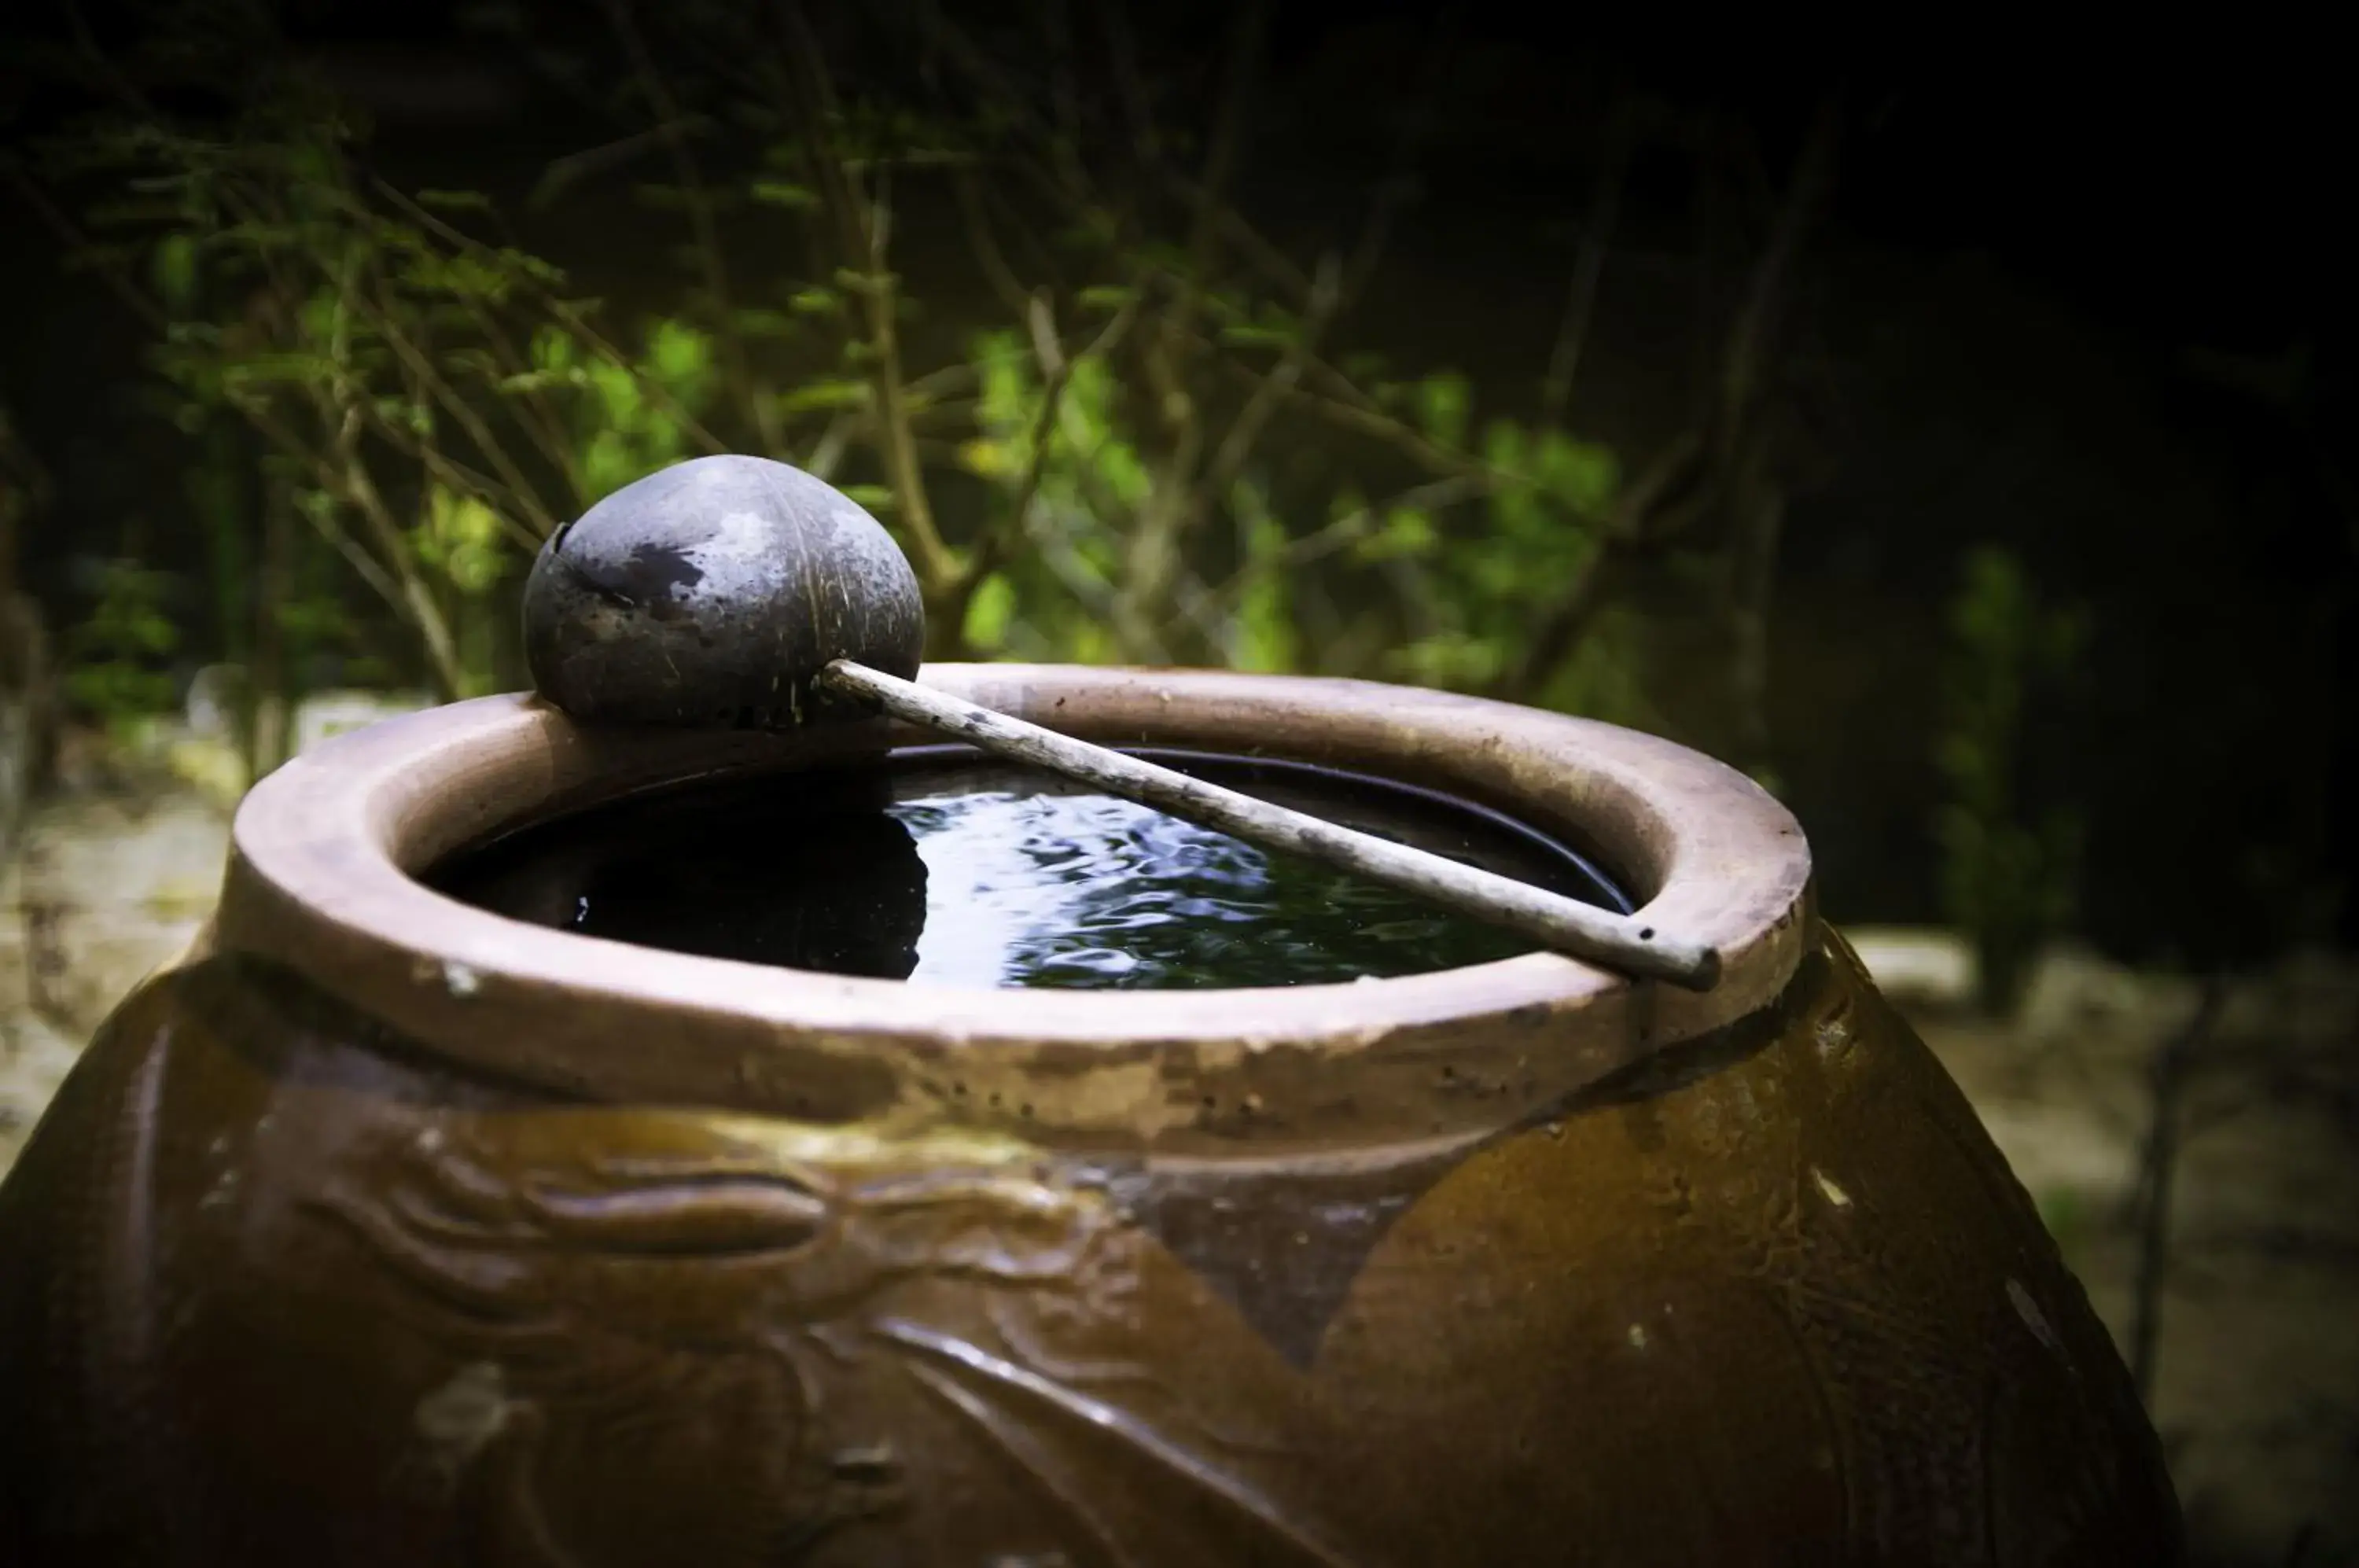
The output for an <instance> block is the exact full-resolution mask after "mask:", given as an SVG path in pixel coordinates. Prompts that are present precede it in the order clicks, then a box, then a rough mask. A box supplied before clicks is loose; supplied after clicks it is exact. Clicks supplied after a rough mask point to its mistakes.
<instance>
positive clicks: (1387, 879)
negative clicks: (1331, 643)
mask: <svg viewBox="0 0 2359 1568" xmlns="http://www.w3.org/2000/svg"><path fill="white" fill-rule="evenodd" d="M819 679H820V680H821V681H823V682H825V683H826V684H827V685H829V686H831V687H832V688H834V689H835V690H836V691H843V692H846V693H849V694H851V695H854V696H859V697H864V698H866V699H867V700H868V701H870V702H875V703H876V704H878V705H879V706H880V707H882V708H883V709H884V710H885V711H886V713H890V714H892V715H893V716H894V717H895V718H897V719H906V720H908V721H909V722H910V723H912V724H924V725H926V726H928V727H929V728H931V729H935V730H939V731H940V732H942V733H943V734H945V735H956V736H957V737H958V738H960V739H962V740H964V741H966V742H968V743H969V744H971V745H973V746H978V747H980V748H981V749H983V750H984V751H987V752H991V753H994V754H995V755H997V756H1000V757H1007V758H1010V759H1011V760H1014V761H1016V762H1028V763H1031V764H1033V765H1034V766H1036V767H1040V768H1048V769H1049V771H1051V772H1054V773H1060V774H1063V775H1065V776H1066V777H1067V778H1071V779H1080V780H1082V782H1084V783H1088V784H1093V785H1095V786H1097V787H1098V788H1099V789H1103V790H1105V791H1107V792H1108V793H1109V794H1114V795H1119V796H1121V797H1123V798H1124V799H1125V800H1136V801H1138V802H1140V803H1141V804H1144V805H1148V806H1153V807H1155V808H1156V809H1158V811H1169V812H1170V813H1171V814H1172V815H1173V816H1177V817H1184V818H1187V819H1188V820H1189V821H1190V822H1199V823H1201V824H1203V825H1205V826H1208V827H1214V828H1219V829H1221V830H1223V832H1226V833H1234V834H1235V835H1236V836H1237V837H1239V838H1242V839H1249V840H1251V841H1252V842H1254V843H1256V844H1263V845H1266V846H1267V847H1269V848H1271V849H1279V850H1288V851H1291V852H1293V853H1294V854H1297V855H1307V856H1309V857H1310V858H1311V859H1313V860H1321V861H1324V862H1326V863H1327V864H1328V865H1331V866H1341V867H1342V868H1343V869H1344V870H1346V871H1353V872H1357V873H1359V874H1360V875H1361V876H1363V877H1368V878H1369V879H1370V880H1372V881H1376V882H1382V883H1385V884H1386V885H1387V886H1389V887H1397V888H1400V889H1402V890H1403V891H1405V892H1409V893H1415V894H1419V895H1420V896H1422V897H1424V898H1430V899H1431V900H1433V901H1434V902H1435V903H1437V904H1440V905H1442V906H1444V907H1445V908H1447V909H1453V910H1455V911H1457V912H1458V913H1460V914H1462V915H1467V916H1470V917H1472V918H1473V919H1475V920H1485V921H1488V922H1489V923H1491V924H1492V925H1496V926H1504V927H1506V929H1508V930H1509V931H1517V932H1520V933H1521V934H1523V935H1525V936H1527V937H1529V938H1531V939H1532V940H1533V941H1535V942H1540V943H1542V944H1543V945H1545V946H1547V947H1549V948H1550V949H1552V950H1554V951H1556V952H1559V953H1569V954H1571V955H1572V956H1573V957H1576V958H1582V959H1586V960H1588V961H1589V962H1591V963H1593V964H1598V965H1600V966H1601V967H1603V968H1607V969H1612V970H1615V971H1617V972H1619V973H1622V974H1625V975H1643V976H1647V977H1649V978H1653V979H1659V980H1669V981H1670V982H1671V983H1673V984H1674V985H1683V986H1685V987H1687V988H1688V989H1690V990H1691V991H1709V990H1710V989H1712V986H1713V985H1715V984H1717V983H1718V981H1719V979H1720V954H1719V953H1718V952H1716V951H1715V950H1713V949H1712V948H1710V947H1704V946H1700V945H1698V944H1696V943H1694V942H1680V941H1679V940H1677V939H1676V938H1673V937H1669V936H1666V935H1664V934H1663V933H1661V932H1659V931H1656V930H1655V929H1654V928H1653V927H1652V926H1648V925H1646V924H1644V923H1643V922H1641V921H1639V920H1634V919H1632V918H1631V917H1629V916H1627V915H1617V914H1614V913H1613V912H1612V911H1611V910H1607V909H1598V908H1596V907H1595V906H1594V905H1591V904H1583V903H1581V902H1578V901H1577V900H1575V899H1571V898H1563V897H1561V896H1560V895H1558V894H1555V893H1550V892H1548V891H1546V890H1545V889H1542V888H1538V887H1531V886H1529V885H1528V884H1526V883H1522V882H1518V881H1517V880H1515V879H1514V878H1513V877H1501V876H1498V875H1496V874H1495V873H1493V872H1489V871H1484V870H1480V869H1478V868H1476V867H1474V866H1463V865H1461V864H1460V863H1458V862H1457V861H1454V860H1450V859H1446V858H1444V857H1443V856H1441V855H1430V854H1428V853H1427V852H1426V851H1424V850H1421V849H1411V848H1410V847H1408V845H1407V844H1394V843H1392V842H1391V841H1389V840H1387V839H1381V838H1376V837H1374V836H1373V835H1371V834H1368V833H1356V832H1354V831H1353V830H1352V829H1350V828H1344V827H1338V826H1336V825H1335V824H1334V823H1332V822H1321V820H1320V819H1318V818H1317V817H1311V816H1305V815H1304V814H1303V813H1301V812H1300V811H1288V810H1287V809H1286V808H1285V807H1283V806H1274V805H1272V804H1270V803H1269V802H1268V801H1266V800H1256V799H1255V798H1254V797H1252V796H1251V795H1243V794H1239V793H1238V792H1237V791H1236V790H1234V789H1223V788H1221V786H1219V785H1217V784H1207V783H1205V782H1204V781H1203V780H1202V779H1190V777H1188V775H1186V774H1184V773H1176V772H1174V771H1172V770H1171V769H1170V768H1158V767H1157V766H1156V765H1155V764H1154V763H1151V762H1146V761H1142V760H1141V759H1139V758H1138V757H1125V756H1124V755H1123V754H1122V753H1120V752H1118V751H1109V750H1107V749H1106V748H1105V747H1103V746H1092V745H1091V744H1090V743H1089V742H1087V741H1082V740H1075V739H1074V738H1073V737H1072V736H1071V735H1059V734H1058V733H1057V732H1056V731H1054V730H1047V729H1042V728H1041V727H1040V726H1039V725H1038V724H1026V723H1024V722H1023V721H1022V720H1021V719H1011V718H1009V717H1008V716H1007V715H1006V714H1005V713H994V712H992V711H991V710H990V709H989V708H981V707H977V706H976V705H975V704H973V702H962V701H961V700H960V699H958V698H956V697H952V696H950V695H948V694H946V693H944V692H941V691H934V690H933V689H931V688H930V687H925V686H919V685H917V684H915V683H914V682H911V681H903V680H901V679H900V678H898V677H897V676H892V675H886V674H884V673H882V672H880V671H878V670H871V669H869V668H867V667H866V666H865V665H861V664H854V663H853V662H852V661H851V660H850V659H837V660H835V661H834V662H833V663H832V664H830V665H829V666H828V667H827V668H826V669H825V670H821V672H820V676H819Z"/></svg>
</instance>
